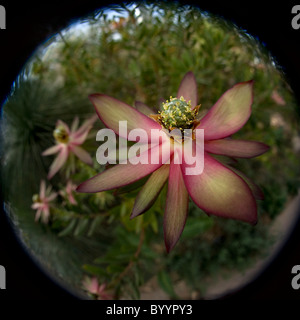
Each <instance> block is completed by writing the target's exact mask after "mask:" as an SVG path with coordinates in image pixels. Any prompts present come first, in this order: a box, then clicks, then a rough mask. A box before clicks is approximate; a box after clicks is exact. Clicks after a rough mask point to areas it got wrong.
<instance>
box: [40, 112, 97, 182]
mask: <svg viewBox="0 0 300 320" xmlns="http://www.w3.org/2000/svg"><path fill="white" fill-rule="evenodd" d="M96 120H97V117H95V116H93V117H91V118H90V119H87V120H86V121H85V122H84V123H83V124H82V125H81V127H79V128H78V125H79V119H78V117H76V118H75V119H74V121H73V123H72V125H71V129H70V128H69V126H68V125H67V124H66V123H65V122H63V121H62V120H58V121H57V123H56V128H55V130H54V132H53V136H54V138H55V141H56V145H55V146H52V147H50V148H48V149H47V150H45V151H44V152H43V153H42V155H43V156H49V155H52V154H55V153H58V155H57V157H56V158H55V160H54V161H53V162H52V164H51V167H50V170H49V173H48V179H51V178H52V177H53V176H54V175H55V174H56V173H57V172H58V171H59V170H60V168H61V167H62V166H63V165H64V164H65V162H66V161H67V159H68V157H69V155H70V153H73V154H75V155H76V156H77V157H78V158H79V159H80V160H81V161H83V162H85V163H87V164H89V165H92V164H93V160H92V158H91V156H90V155H89V154H88V153H87V152H86V151H85V150H84V149H82V148H81V147H80V145H81V144H83V143H84V141H85V140H86V138H87V135H88V133H89V131H90V130H91V128H92V126H93V123H94V122H95V121H96Z"/></svg>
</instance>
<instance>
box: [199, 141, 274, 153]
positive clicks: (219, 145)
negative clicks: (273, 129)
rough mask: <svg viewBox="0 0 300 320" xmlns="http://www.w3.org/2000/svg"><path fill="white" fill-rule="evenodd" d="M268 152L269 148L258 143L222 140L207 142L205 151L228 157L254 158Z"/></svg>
mask: <svg viewBox="0 0 300 320" xmlns="http://www.w3.org/2000/svg"><path fill="white" fill-rule="evenodd" d="M268 150H269V146H267V145H266V144H264V143H261V142H256V141H246V140H232V139H222V140H211V141H206V142H205V151H207V152H209V153H214V154H219V155H224V156H228V157H237V158H252V157H257V156H259V155H261V154H263V153H265V152H267V151H268Z"/></svg>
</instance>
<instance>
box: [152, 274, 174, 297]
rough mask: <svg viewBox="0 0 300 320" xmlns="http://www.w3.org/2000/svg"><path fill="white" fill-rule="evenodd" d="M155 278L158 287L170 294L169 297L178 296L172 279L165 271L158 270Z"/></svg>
mask: <svg viewBox="0 0 300 320" xmlns="http://www.w3.org/2000/svg"><path fill="white" fill-rule="evenodd" d="M157 280H158V283H159V285H160V287H161V288H162V289H163V290H164V291H165V292H166V293H167V294H168V295H169V296H170V298H173V299H177V298H178V297H177V295H176V293H175V291H174V287H173V283H172V279H171V277H170V275H169V274H168V273H167V272H166V271H160V272H159V273H158V275H157Z"/></svg>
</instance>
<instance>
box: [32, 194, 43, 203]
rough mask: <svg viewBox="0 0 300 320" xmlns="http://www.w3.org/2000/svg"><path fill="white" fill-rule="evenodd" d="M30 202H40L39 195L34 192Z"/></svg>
mask: <svg viewBox="0 0 300 320" xmlns="http://www.w3.org/2000/svg"><path fill="white" fill-rule="evenodd" d="M32 202H34V203H37V202H41V199H40V196H39V195H38V194H34V195H33V196H32Z"/></svg>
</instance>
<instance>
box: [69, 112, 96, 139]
mask: <svg viewBox="0 0 300 320" xmlns="http://www.w3.org/2000/svg"><path fill="white" fill-rule="evenodd" d="M97 119H98V116H97V115H96V114H95V115H93V116H92V117H91V118H89V119H87V120H86V121H85V122H84V123H83V124H82V125H81V127H80V128H79V129H78V130H77V131H75V130H71V134H70V140H71V141H72V143H73V144H76V145H80V144H83V142H84V141H85V140H86V138H87V135H88V133H89V131H90V130H91V128H92V127H93V124H94V122H95V121H96V120H97ZM74 121H75V120H74ZM73 124H74V123H73ZM74 126H75V125H74Z"/></svg>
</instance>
